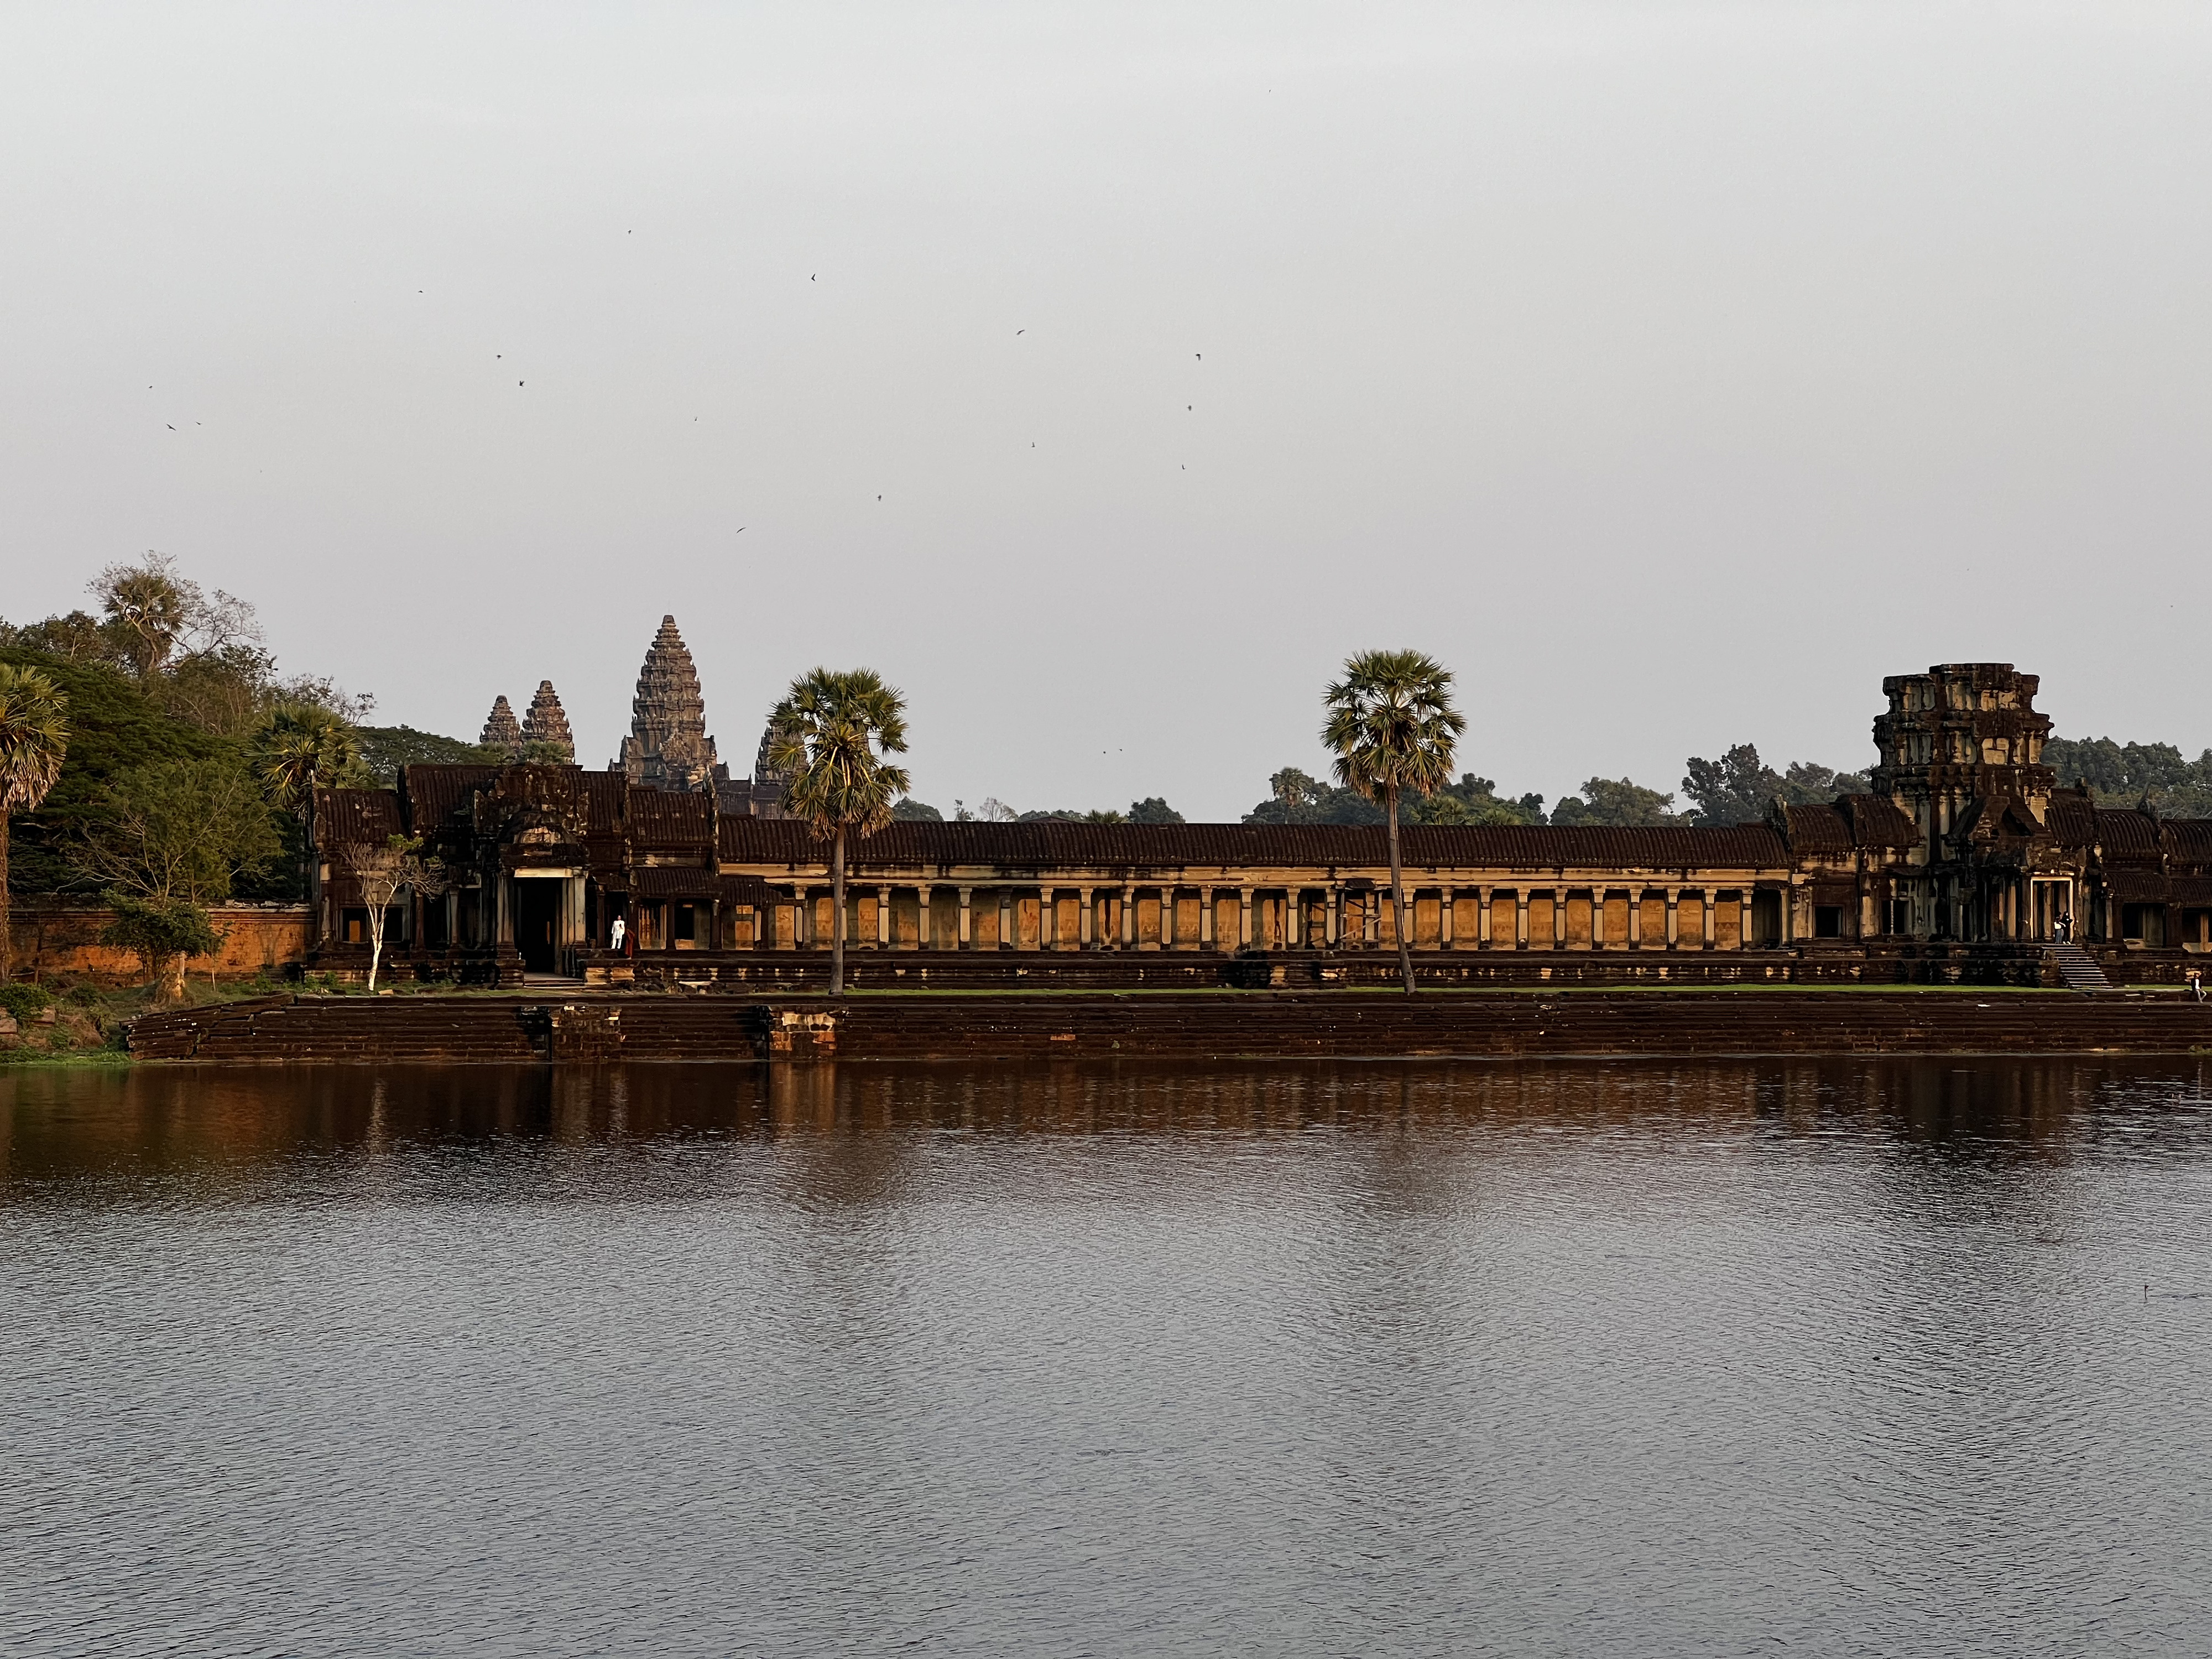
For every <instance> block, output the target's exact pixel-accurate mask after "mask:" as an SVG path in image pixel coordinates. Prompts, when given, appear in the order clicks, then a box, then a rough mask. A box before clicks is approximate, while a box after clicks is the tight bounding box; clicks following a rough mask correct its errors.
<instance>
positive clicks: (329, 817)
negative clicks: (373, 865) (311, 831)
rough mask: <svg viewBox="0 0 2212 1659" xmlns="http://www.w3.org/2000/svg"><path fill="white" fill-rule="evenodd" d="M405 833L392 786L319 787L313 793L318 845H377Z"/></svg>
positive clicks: (316, 841)
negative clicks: (363, 787)
mask: <svg viewBox="0 0 2212 1659" xmlns="http://www.w3.org/2000/svg"><path fill="white" fill-rule="evenodd" d="M404 833H405V825H404V823H402V822H401V820H400V817H399V794H398V791H397V790H392V789H320V790H318V791H316V793H315V844H316V845H317V846H318V847H323V848H332V847H381V846H382V845H383V844H384V843H385V842H386V841H387V840H388V839H389V838H391V837H392V836H397V835H403V834H404Z"/></svg>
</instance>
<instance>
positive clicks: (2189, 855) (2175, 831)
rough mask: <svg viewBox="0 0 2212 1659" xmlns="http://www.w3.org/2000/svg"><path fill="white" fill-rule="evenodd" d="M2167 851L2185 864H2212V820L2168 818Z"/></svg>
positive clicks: (2165, 827)
mask: <svg viewBox="0 0 2212 1659" xmlns="http://www.w3.org/2000/svg"><path fill="white" fill-rule="evenodd" d="M2159 827H2160V829H2164V830H2165V832H2166V850H2167V851H2168V852H2170V853H2171V854H2172V855H2173V856H2174V857H2175V858H2178V859H2179V860H2182V862H2184V863H2185V864H2212V818H2167V819H2166V821H2165V822H2164V823H2161V824H2160V826H2159Z"/></svg>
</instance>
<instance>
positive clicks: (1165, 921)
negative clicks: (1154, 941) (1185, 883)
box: [1160, 886, 1176, 951]
mask: <svg viewBox="0 0 2212 1659" xmlns="http://www.w3.org/2000/svg"><path fill="white" fill-rule="evenodd" d="M1175 907H1176V890H1175V889H1174V888H1172V887H1167V886H1163V887H1162V888H1161V889H1160V949H1161V950H1163V951H1166V950H1170V949H1172V948H1173V947H1174V945H1175V931H1176V914H1175Z"/></svg>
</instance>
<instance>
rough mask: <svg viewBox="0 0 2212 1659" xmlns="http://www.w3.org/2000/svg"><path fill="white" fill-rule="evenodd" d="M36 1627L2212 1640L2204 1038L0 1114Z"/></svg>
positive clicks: (24, 1546) (1450, 1649)
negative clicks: (2038, 1049) (2059, 1058)
mask: <svg viewBox="0 0 2212 1659" xmlns="http://www.w3.org/2000/svg"><path fill="white" fill-rule="evenodd" d="M0 1440H3V1441H4V1445H5V1449H6V1462H5V1464H4V1474H0V1652H4V1653H6V1654H9V1655H11V1656H14V1655H49V1654H85V1655H100V1656H103V1659H105V1656H114V1655H129V1654H138V1653H152V1652H160V1653H176V1654H218V1653H220V1654H231V1653H236V1654H301V1655H310V1654H313V1655H320V1654H331V1655H364V1654H431V1655H435V1654H464V1653H465V1654H470V1655H483V1654H507V1653H513V1654H533V1655H534V1654H562V1655H565V1654H587V1653H611V1654H655V1655H658V1654H679V1655H680V1654H701V1655H719V1654H726V1653H732V1652H743V1653H761V1654H776V1655H785V1654H813V1653H841V1652H854V1653H888V1652H912V1653H919V1654H994V1655H996V1654H1006V1655H1080V1654H1146V1655H1150V1654H1181V1653H1190V1654H1212V1653H1236V1654H1243V1653H1254V1654H1298V1655H1304V1654H1316V1655H1322V1654H1346V1655H1365V1654H1428V1653H1434V1654H1446V1653H1449V1654H1463V1653H1500V1654H1515V1655H1521V1654H1547V1653H1555V1654H1574V1655H1583V1654H1606V1653H1619V1654H1633V1655H1639V1656H1642V1655H1655V1654H1656V1655H1665V1654H1698V1655H1707V1654H1737V1653H1743V1654H1765V1653H1771V1652H1794V1653H1806V1654H1842V1653H1867V1654H1902V1653H1911V1654H1916V1655H1931V1654H1967V1653H1974V1654H1986V1653H2003V1654H2052V1655H2057V1654H2066V1655H2075V1654H2084V1653H2112V1654H2124V1653H2189V1652H2198V1653H2201V1652H2203V1651H2204V1650H2206V1649H2207V1648H2208V1646H2212V1571H2208V1568H2207V1562H2208V1561H2212V1069H2208V1068H2207V1067H2205V1066H2200V1065H2198V1064H2197V1063H2196V1062H2192V1061H2184V1062H2172V1063H2166V1064H2164V1065H2117V1064H2116V1065H2100V1064H2083V1063H2075V1062H2051V1061H2045V1060H2037V1061H2033V1062H2023V1063H2021V1064H2016V1065H2006V1064H1990V1063H1988V1062H1983V1063H1980V1064H1978V1065H1976V1066H1973V1067H1972V1068H1971V1069H1966V1068H1960V1067H1956V1066H1952V1065H1950V1064H1917V1063H1916V1064H1901V1063H1898V1064H1857V1063H1852V1062H1848V1061H1834V1062H1816V1063H1795V1064H1791V1063H1783V1062H1774V1063H1727V1064H1695V1065H1686V1064H1667V1065H1657V1066H1638V1065H1632V1064H1613V1065H1586V1064H1532V1065H1518V1066H1445V1065H1413V1066H1399V1065H1365V1066H1240V1067H1233V1068H1232V1067H1223V1068H1220V1069H1217V1070H1206V1069H1199V1068H1190V1067H1176V1068H1169V1067H1160V1068H1157V1069H1146V1068H1143V1067H1139V1066H1118V1067H1115V1066H1095V1067H1093V1066H1057V1067H1044V1066H1038V1067H1036V1068H1028V1069H1025V1068H1021V1067H974V1068H970V1067H964V1066H961V1067H956V1066H915V1067H911V1068H890V1067H866V1068H863V1067H855V1066H846V1067H844V1068H842V1070H839V1071H831V1070H823V1071H821V1072H815V1073H795V1074H788V1075H786V1076H783V1077H781V1078H778V1079H769V1077H768V1076H767V1075H766V1074H765V1073H762V1072H759V1071H757V1070H755V1069H753V1068H750V1067H744V1068H737V1067H732V1068H728V1069H722V1068H690V1069H680V1070H679V1069H674V1068H653V1069H648V1068H639V1069H634V1070H630V1071H627V1072H623V1071H605V1072H599V1073H579V1074H577V1075H574V1076H562V1077H559V1078H548V1077H546V1076H545V1075H544V1074H541V1073H517V1074H512V1075H509V1074H504V1073H492V1074H487V1073H479V1072H469V1073H459V1072H446V1071H435V1070H426V1071H420V1072H409V1071H404V1070H392V1071H387V1072H386V1073H383V1074H382V1075H380V1076H372V1075H369V1074H366V1073H344V1072H320V1071H301V1072H290V1073H277V1072H252V1073H182V1072H177V1071H161V1070H159V1069H149V1070H146V1071H142V1072H139V1073H132V1074H128V1075H116V1074H106V1075H103V1074H94V1073H37V1074H15V1075H8V1074H0Z"/></svg>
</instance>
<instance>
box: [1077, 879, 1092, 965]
mask: <svg viewBox="0 0 2212 1659" xmlns="http://www.w3.org/2000/svg"><path fill="white" fill-rule="evenodd" d="M1097 891H1098V890H1097V888H1096V887H1079V888H1077V889H1076V892H1077V893H1078V894H1079V896H1080V902H1079V903H1078V904H1077V905H1076V909H1075V942H1076V945H1077V946H1078V947H1079V949H1082V950H1085V951H1087V950H1089V949H1090V948H1091V945H1092V943H1093V941H1095V940H1096V939H1097V937H1098V929H1097V924H1096V921H1095V920H1094V918H1095V915H1096V913H1097V908H1098V903H1097Z"/></svg>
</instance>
